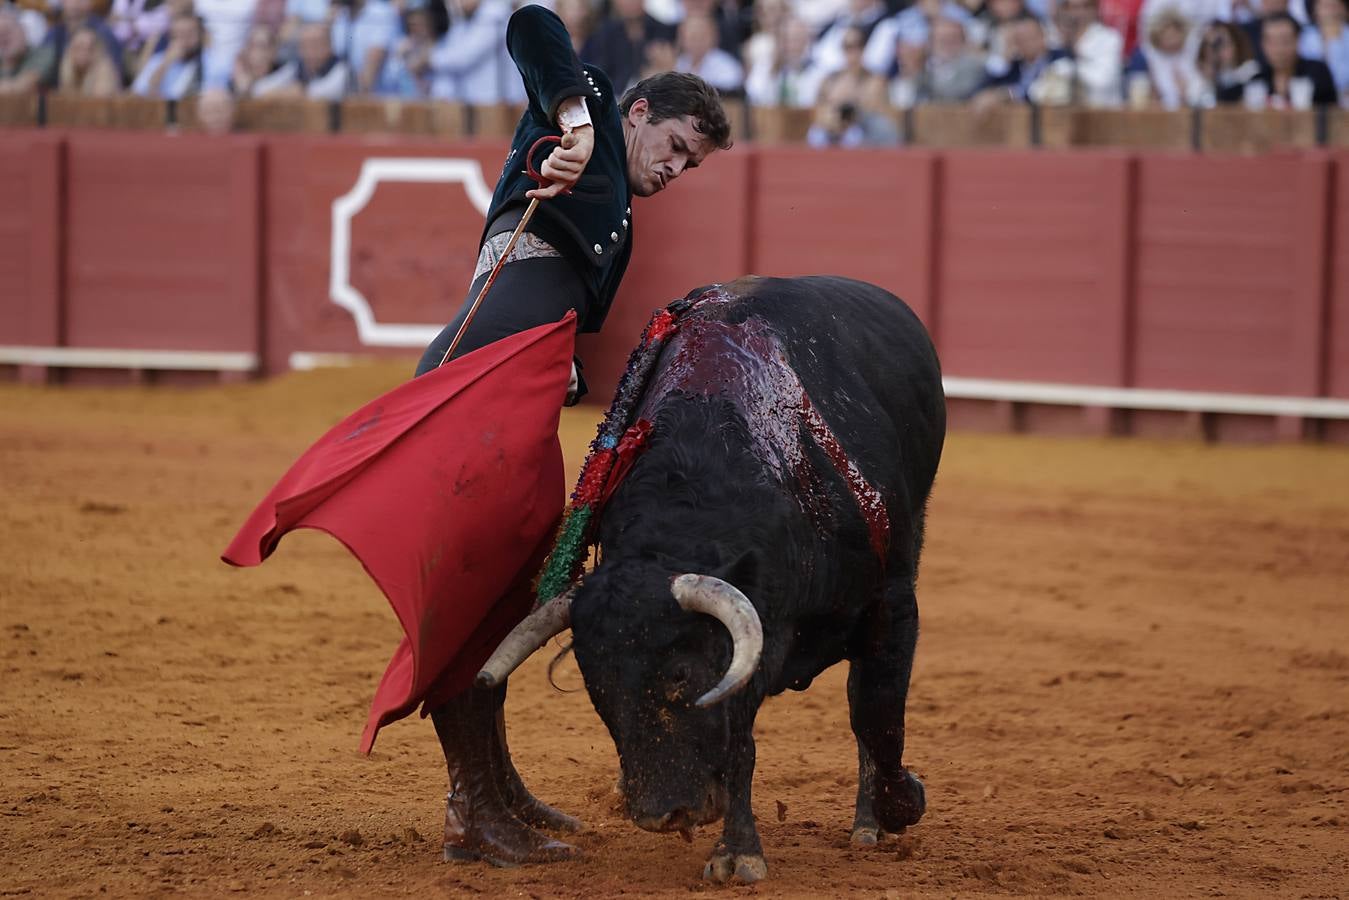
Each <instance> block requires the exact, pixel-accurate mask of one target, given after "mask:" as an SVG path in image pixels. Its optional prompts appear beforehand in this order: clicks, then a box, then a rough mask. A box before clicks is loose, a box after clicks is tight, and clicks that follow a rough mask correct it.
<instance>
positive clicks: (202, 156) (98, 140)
mask: <svg viewBox="0 0 1349 900" xmlns="http://www.w3.org/2000/svg"><path fill="white" fill-rule="evenodd" d="M260 146H261V145H260V143H259V142H258V141H257V140H255V139H249V138H238V139H230V140H227V141H215V140H211V139H210V138H204V137H198V136H181V137H173V138H168V139H164V138H149V139H147V138H145V137H140V136H137V135H130V134H118V133H112V132H83V133H78V134H72V135H70V136H69V138H68V139H67V142H66V148H67V171H66V186H65V196H66V209H67V213H66V215H67V219H66V227H65V243H66V247H65V260H66V270H65V273H66V274H65V284H64V289H65V296H64V324H65V328H64V331H65V334H64V338H65V343H66V345H67V346H70V347H84V348H129V349H146V350H168V351H215V352H228V353H237V354H245V355H249V356H255V355H256V353H257V350H258V329H259V321H260V318H259V313H260V305H259V291H258V287H259V273H260V266H261V258H260V253H259V251H260V247H259V245H258V230H257V228H258V209H259V208H258V202H259V197H258V186H259V153H260ZM202 367H203V368H210V366H208V365H205V364H204V365H203V366H202ZM248 368H251V366H249V367H248Z"/></svg>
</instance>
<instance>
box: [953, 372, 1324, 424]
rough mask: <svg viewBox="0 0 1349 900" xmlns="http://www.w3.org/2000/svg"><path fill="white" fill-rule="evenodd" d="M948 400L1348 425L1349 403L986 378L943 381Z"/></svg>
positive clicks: (1303, 398) (1319, 398)
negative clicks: (1278, 418) (1299, 419)
mask: <svg viewBox="0 0 1349 900" xmlns="http://www.w3.org/2000/svg"><path fill="white" fill-rule="evenodd" d="M942 386H943V387H944V388H945V389H946V396H947V397H952V398H956V399H960V400H1005V401H1010V402H1013V403H1049V404H1057V405H1067V406H1103V407H1107V408H1110V409H1160V410H1169V411H1174V412H1208V413H1238V414H1241V415H1248V416H1301V417H1305V418H1308V419H1349V400H1336V399H1332V398H1322V397H1279V396H1274V395H1266V394H1223V393H1216V392H1206V391H1162V390H1150V389H1147V388H1111V387H1092V386H1088V385H1077V384H1045V383H1041V382H1034V381H995V380H992V379H985V378H943V379H942Z"/></svg>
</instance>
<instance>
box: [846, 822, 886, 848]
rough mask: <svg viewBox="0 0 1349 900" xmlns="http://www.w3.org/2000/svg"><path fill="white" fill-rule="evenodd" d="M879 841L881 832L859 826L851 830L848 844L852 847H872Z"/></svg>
mask: <svg viewBox="0 0 1349 900" xmlns="http://www.w3.org/2000/svg"><path fill="white" fill-rule="evenodd" d="M880 840H881V830H880V829H879V828H872V827H870V826H868V825H859V826H857V827H856V828H854V829H853V830H852V838H851V839H850V841H849V843H851V844H852V845H853V846H854V847H874V846H876V845H877V844H878V843H880Z"/></svg>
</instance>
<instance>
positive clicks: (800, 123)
mask: <svg viewBox="0 0 1349 900" xmlns="http://www.w3.org/2000/svg"><path fill="white" fill-rule="evenodd" d="M814 118H815V110H814V109H811V108H809V107H806V108H804V109H799V108H797V107H794V106H754V107H750V109H749V115H748V122H749V127H750V133H751V134H753V135H754V140H755V141H757V142H758V143H760V144H799V143H802V142H804V141H805V139H806V132H807V131H809V130H810V123H811V120H812V119H814Z"/></svg>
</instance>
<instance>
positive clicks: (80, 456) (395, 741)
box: [0, 364, 1349, 898]
mask: <svg viewBox="0 0 1349 900" xmlns="http://www.w3.org/2000/svg"><path fill="white" fill-rule="evenodd" d="M407 368H408V365H407V364H403V365H394V364H380V365H376V366H370V367H363V368H358V369H352V370H346V371H327V372H316V373H308V374H298V375H293V376H288V377H286V378H282V379H279V380H276V381H273V382H270V383H265V384H250V385H236V386H230V387H210V388H202V389H192V390H182V389H172V390H170V389H158V390H155V389H119V390H95V389H78V390H74V389H70V390H61V389H54V388H44V389H38V388H25V387H19V386H16V385H0V672H2V673H3V675H0V895H3V896H11V895H32V896H56V897H85V896H100V895H102V896H108V895H113V896H146V895H157V894H170V893H172V894H179V893H186V894H189V895H202V896H205V895H226V894H265V895H269V896H296V897H299V896H308V895H314V896H333V895H338V896H351V897H357V896H359V897H368V896H381V895H413V894H416V895H422V896H445V895H450V896H462V895H475V894H486V895H502V896H530V897H543V896H566V897H587V898H594V897H608V896H615V895H619V894H635V895H641V896H667V897H679V896H684V895H686V894H688V893H690V892H694V893H711V894H717V893H723V892H724V893H727V894H744V893H753V894H757V895H764V896H801V897H806V896H812V897H814V896H828V895H860V896H871V897H908V896H916V897H929V896H931V897H936V896H942V897H949V896H967V895H974V894H1014V895H1036V896H1043V895H1063V894H1087V895H1095V896H1099V895H1111V896H1121V895H1126V894H1143V895H1149V896H1166V897H1191V896H1242V897H1267V896H1286V897H1336V896H1344V895H1349V655H1347V654H1349V648H1347V647H1346V638H1347V637H1349V452H1346V450H1345V449H1344V448H1338V449H1336V448H1323V447H1313V446H1279V447H1232V446H1219V447H1206V446H1200V445H1198V444H1190V443H1149V442H1143V441H1134V440H1114V441H1112V440H1066V439H1042V438H1017V437H1006V436H976V435H955V436H953V438H952V439H951V440H950V442H949V444H948V450H947V454H946V458H945V460H944V461H943V464H942V469H941V473H940V475H939V478H938V484H937V489H936V492H935V496H934V499H933V503H932V508H931V515H930V518H929V535H930V537H929V541H928V547H927V553H926V557H925V560H924V568H923V571H922V576H921V580H920V585H919V603H920V606H921V609H922V617H923V618H922V628H923V632H922V638H921V640H920V644H919V652H918V659H917V664H916V670H915V675H914V681H913V689H912V692H911V702H910V707H909V719H908V723H909V749H908V755H907V761H908V763H909V764H910V765H911V766H912V767H913V768H914V769H915V770H916V771H917V772H918V773H919V774H920V775H921V776H922V777H923V778H924V780H925V781H926V783H927V788H928V799H929V810H928V815H927V818H926V819H924V821H923V822H922V823H921V824H920V825H919V826H918V827H916V828H914V829H911V830H910V831H909V833H908V834H906V835H904V836H902V837H901V838H900V839H898V840H897V841H893V842H890V843H887V844H884V845H882V846H879V847H877V848H875V849H870V850H865V851H861V850H853V849H850V848H849V846H848V840H847V839H848V828H849V825H850V823H851V816H852V796H853V790H854V784H855V771H854V765H855V762H854V761H855V756H854V749H853V746H854V745H853V743H852V739H851V735H850V732H849V730H848V727H847V713H846V704H845V702H844V699H843V698H844V687H843V682H844V673H843V671H842V669H841V668H836V669H835V670H832V671H830V672H829V673H826V675H825V676H824V677H823V678H821V679H820V680H818V681H817V682H816V684H815V686H814V687H813V688H812V689H811V690H810V691H809V692H807V693H805V694H791V695H789V696H784V697H780V698H775V699H772V700H770V701H768V703H767V704H766V705H765V707H764V710H763V712H762V714H761V715H760V718H759V726H758V744H759V765H758V771H757V777H756V784H755V810H756V812H757V813H758V816H759V821H760V827H761V831H762V834H763V840H764V847H765V855H766V858H767V861H768V865H769V868H770V873H769V880H768V881H767V882H764V883H762V884H761V885H758V886H756V887H752V888H721V887H715V886H712V885H707V884H704V883H703V882H702V881H701V880H700V879H699V875H700V872H701V869H702V862H703V859H704V857H705V856H706V854H707V852H708V850H709V848H710V846H711V843H712V841H713V839H714V837H715V832H714V830H712V829H704V830H703V831H701V832H700V833H699V834H698V835H697V836H696V838H695V840H694V842H693V843H692V844H686V843H684V842H682V841H681V840H680V839H679V838H678V837H675V836H662V835H653V834H647V833H644V832H641V831H639V830H637V829H636V827H634V826H633V825H631V824H630V823H628V822H626V821H625V820H623V819H622V817H621V816H620V815H619V814H618V813H617V811H616V810H615V808H614V805H613V796H614V795H613V794H612V788H613V784H614V778H615V773H616V762H615V756H614V752H613V746H612V744H611V743H610V741H609V739H608V736H607V735H606V734H605V732H604V730H603V727H602V726H601V724H600V723H599V721H598V719H597V717H596V716H595V714H594V712H593V710H592V709H591V708H590V704H589V702H588V700H587V699H586V696H585V693H584V692H583V691H576V692H572V693H559V692H557V691H555V690H554V689H552V688H551V687H549V685H548V683H547V680H546V678H545V674H544V671H543V663H544V660H543V659H540V658H537V657H536V658H535V659H534V660H533V661H531V663H530V664H528V665H527V666H526V667H525V669H524V670H523V671H522V673H521V674H520V675H519V676H517V677H516V678H515V679H513V681H512V692H511V698H510V702H509V706H508V712H509V722H510V731H511V741H512V745H513V749H514V752H515V756H516V760H517V763H518V765H519V767H520V768H521V770H522V771H523V773H524V774H525V776H526V780H527V781H528V782H529V783H530V784H531V786H532V787H533V788H534V789H535V791H536V793H538V794H539V795H540V796H541V797H543V798H545V799H547V800H549V801H551V802H553V803H555V804H556V805H558V806H560V807H561V808H563V809H566V810H568V811H570V812H573V813H575V814H577V815H579V816H581V817H582V818H583V819H584V820H585V821H586V823H587V825H588V829H589V830H588V831H587V832H586V833H585V834H583V835H582V836H581V838H580V843H581V845H582V846H583V847H584V849H585V850H586V852H587V856H586V859H585V860H584V861H582V862H578V863H572V864H566V865H561V866H556V867H526V868H521V869H515V870H497V869H490V868H487V867H485V866H467V867H464V866H449V865H445V864H443V863H441V862H440V861H439V847H438V841H437V837H438V835H439V828H440V817H441V814H442V809H443V795H444V791H445V775H444V771H443V768H442V763H441V760H440V757H439V753H438V746H437V744H436V742H435V739H434V735H433V732H432V729H431V727H430V724H429V723H427V722H423V721H420V720H417V719H409V720H406V721H404V722H400V723H398V724H395V725H393V726H391V727H389V728H387V729H386V730H385V731H384V733H383V734H382V735H381V738H380V742H379V744H378V745H377V747H376V752H375V753H374V755H373V756H372V757H371V758H368V759H367V758H363V757H361V756H360V755H358V754H357V752H356V743H357V739H358V737H359V734H360V730H361V727H362V724H363V721H364V717H365V713H366V708H367V704H368V702H369V699H370V695H371V693H372V691H373V690H374V687H375V684H376V682H377V680H378V678H379V675H380V673H381V672H382V671H383V667H384V664H385V662H386V660H387V658H388V655H389V653H390V652H391V651H392V649H393V647H394V646H395V644H396V642H397V639H398V637H399V632H398V625H397V623H396V621H395V619H394V617H393V614H392V613H391V612H390V611H389V609H388V608H387V606H386V604H385V602H384V600H383V598H382V597H381V596H380V595H379V594H378V592H377V591H376V589H375V588H374V587H373V586H372V585H371V584H370V583H369V582H368V581H367V579H366V578H365V576H364V575H363V573H362V572H361V570H360V567H359V566H358V565H357V564H356V563H355V562H354V560H352V559H351V558H349V557H348V556H347V555H346V554H345V552H344V551H343V550H342V549H341V548H340V547H339V546H338V545H337V543H336V542H335V541H332V540H331V539H329V538H327V537H325V536H323V535H319V534H315V533H308V532H306V533H301V534H298V535H294V536H291V537H288V538H287V539H286V540H285V541H284V542H283V543H282V545H281V549H280V551H279V552H278V554H277V555H276V556H275V557H274V558H273V559H272V560H270V561H269V562H268V563H267V564H266V565H265V566H263V567H261V568H259V569H251V570H232V569H230V568H228V567H226V566H225V565H224V564H222V563H220V562H219V560H218V559H217V555H218V554H219V552H220V551H221V549H222V548H223V547H224V546H225V544H226V542H227V541H228V540H229V538H230V537H231V536H232V534H233V532H234V529H235V528H236V527H237V526H238V525H239V524H240V523H241V522H242V520H243V518H244V516H245V515H246V514H247V513H248V511H249V510H250V509H251V508H252V505H253V504H254V503H255V502H256V501H257V500H258V499H259V498H260V497H261V496H262V494H263V493H264V491H265V490H266V489H267V488H268V487H270V485H271V483H272V481H273V480H274V479H275V478H276V477H277V476H278V475H280V473H281V472H282V471H283V470H284V469H285V467H286V466H287V465H288V464H289V463H290V461H291V460H292V459H293V458H294V457H295V456H296V455H297V454H298V453H299V452H300V451H301V450H303V449H304V448H305V447H306V446H308V444H309V443H310V441H311V440H313V439H314V438H315V437H317V436H318V435H319V434H320V433H321V432H322V431H323V430H324V429H325V428H326V427H327V426H328V425H330V424H331V423H333V422H334V421H336V420H337V419H338V418H340V417H341V416H342V415H344V414H345V413H347V412H349V411H350V410H352V409H354V408H355V407H356V406H358V405H359V404H360V403H362V402H364V401H365V400H366V399H369V398H370V397H372V396H374V395H375V394H377V393H379V392H380V391H382V390H384V389H386V388H388V387H391V386H393V385H394V384H396V383H397V382H398V381H400V380H401V379H402V378H403V377H405V375H406V369H407ZM596 419H597V413H596V412H595V411H594V410H589V411H575V412H573V411H568V412H567V413H566V417H565V419H564V430H565V439H566V445H567V448H568V458H569V462H570V463H571V464H572V466H573V468H574V467H575V466H577V465H579V461H580V458H581V455H582V454H583V452H584V448H585V445H586V443H587V442H588V440H589V438H590V436H591V434H592V433H593V428H594V424H595V421H596ZM559 681H560V684H561V685H562V686H563V687H564V688H578V687H580V684H581V683H580V678H579V675H578V674H577V672H576V669H575V667H574V665H567V666H564V667H563V669H562V671H561V675H560V678H559ZM779 804H781V806H779Z"/></svg>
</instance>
